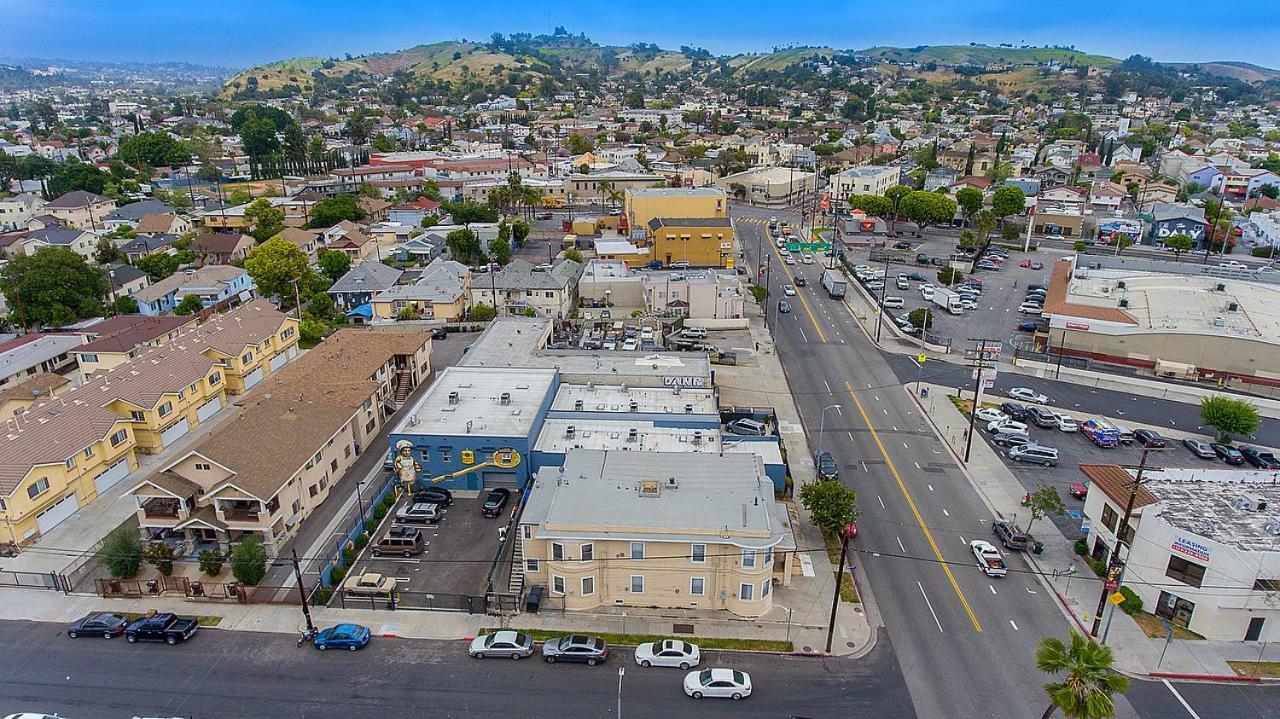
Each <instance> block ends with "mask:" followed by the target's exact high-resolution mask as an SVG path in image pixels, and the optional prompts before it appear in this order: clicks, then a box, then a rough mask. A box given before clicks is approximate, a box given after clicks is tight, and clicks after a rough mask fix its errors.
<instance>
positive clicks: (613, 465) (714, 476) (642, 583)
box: [515, 450, 798, 617]
mask: <svg viewBox="0 0 1280 719" xmlns="http://www.w3.org/2000/svg"><path fill="white" fill-rule="evenodd" d="M517 531H518V532H519V533H520V534H519V538H520V543H519V544H518V545H517V546H518V547H519V549H518V550H517V552H518V556H517V557H516V564H515V567H516V573H517V581H518V577H519V576H520V575H522V576H523V578H524V584H525V586H543V587H546V589H547V595H548V597H549V599H548V600H547V601H548V604H550V605H551V606H553V607H556V608H564V609H568V610H591V609H595V608H598V607H615V606H638V607H658V608H663V609H694V610H707V609H713V610H725V611H728V612H730V613H732V614H735V615H738V616H743V617H758V616H761V615H763V614H766V613H767V612H768V611H769V610H770V609H771V608H772V607H773V591H772V589H773V586H774V585H778V584H781V585H789V584H790V582H791V576H792V574H793V573H794V572H795V571H797V565H798V562H797V561H796V559H795V554H794V552H795V548H796V546H795V536H794V532H793V530H792V528H791V523H790V519H789V517H788V514H787V510H786V507H785V505H783V504H782V503H780V502H778V501H777V500H775V499H774V496H773V483H772V481H771V480H770V479H769V478H768V477H767V476H766V475H765V472H764V465H763V464H761V462H760V460H759V459H758V458H757V457H755V456H754V455H746V454H725V455H718V454H711V453H696V452H617V451H613V452H606V451H601V450H571V451H569V452H568V453H566V455H565V462H564V467H563V468H559V467H554V468H546V469H543V470H541V471H539V472H538V474H537V475H536V477H535V479H534V481H533V483H532V486H531V488H530V492H529V498H528V500H527V503H526V504H525V508H524V511H523V512H522V514H521V516H520V526H519V528H518V529H517Z"/></svg>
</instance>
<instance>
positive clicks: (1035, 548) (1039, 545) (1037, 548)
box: [1031, 542, 1044, 554]
mask: <svg viewBox="0 0 1280 719" xmlns="http://www.w3.org/2000/svg"><path fill="white" fill-rule="evenodd" d="M1042 552H1044V543H1043V542H1035V543H1033V544H1032V545H1031V553H1032V554H1040V553H1042Z"/></svg>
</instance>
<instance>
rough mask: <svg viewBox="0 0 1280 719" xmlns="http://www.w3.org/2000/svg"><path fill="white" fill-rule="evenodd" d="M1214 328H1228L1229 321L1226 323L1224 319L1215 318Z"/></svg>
mask: <svg viewBox="0 0 1280 719" xmlns="http://www.w3.org/2000/svg"><path fill="white" fill-rule="evenodd" d="M1213 326H1214V327H1226V326H1227V321H1226V320H1224V319H1222V318H1221V317H1214V318H1213Z"/></svg>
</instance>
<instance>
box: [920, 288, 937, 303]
mask: <svg viewBox="0 0 1280 719" xmlns="http://www.w3.org/2000/svg"><path fill="white" fill-rule="evenodd" d="M933 291H934V286H933V285H920V296H921V297H923V298H925V299H926V300H932V299H933Z"/></svg>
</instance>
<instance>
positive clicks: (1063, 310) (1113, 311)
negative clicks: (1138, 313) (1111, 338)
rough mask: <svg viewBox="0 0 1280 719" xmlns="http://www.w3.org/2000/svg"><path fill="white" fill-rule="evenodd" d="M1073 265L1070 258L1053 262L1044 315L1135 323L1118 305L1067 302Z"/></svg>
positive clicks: (1127, 323)
mask: <svg viewBox="0 0 1280 719" xmlns="http://www.w3.org/2000/svg"><path fill="white" fill-rule="evenodd" d="M1074 266H1075V263H1074V262H1072V260H1071V258H1064V259H1061V260H1058V261H1057V262H1055V263H1053V271H1052V272H1051V273H1050V275H1049V288H1048V293H1047V294H1046V295H1045V300H1044V314H1045V315H1063V316H1065V317H1080V318H1082V319H1090V320H1099V321H1106V322H1119V323H1120V324H1126V325H1137V324H1138V322H1137V320H1135V319H1133V317H1132V316H1131V315H1130V314H1129V313H1128V312H1125V311H1124V310H1122V309H1120V308H1119V307H1101V306H1098V305H1086V304H1082V303H1079V302H1068V301H1067V291H1068V290H1069V289H1070V287H1071V269H1072V267H1074Z"/></svg>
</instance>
